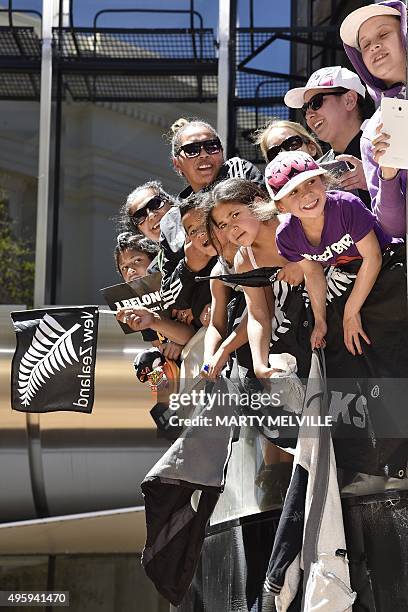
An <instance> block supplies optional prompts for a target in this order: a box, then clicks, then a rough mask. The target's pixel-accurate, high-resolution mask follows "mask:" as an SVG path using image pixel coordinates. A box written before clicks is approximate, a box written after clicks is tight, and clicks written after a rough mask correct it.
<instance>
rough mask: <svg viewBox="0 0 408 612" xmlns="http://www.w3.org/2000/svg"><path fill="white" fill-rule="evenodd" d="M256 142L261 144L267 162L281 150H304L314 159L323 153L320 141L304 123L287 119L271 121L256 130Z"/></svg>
mask: <svg viewBox="0 0 408 612" xmlns="http://www.w3.org/2000/svg"><path fill="white" fill-rule="evenodd" d="M254 142H255V144H258V145H259V146H260V149H261V151H262V155H263V156H264V159H265V162H266V163H269V162H271V161H272V160H273V159H275V157H276V156H277V155H278V153H280V152H281V151H304V152H305V153H309V155H311V156H312V157H313V159H317V158H319V157H321V156H322V155H323V151H322V149H321V147H320V145H319V143H318V142H317V140H315V139H314V138H313V136H312V135H311V134H309V132H308V131H307V130H306V129H305V128H304V127H303V125H301V124H300V123H295V122H294V121H286V120H285V119H282V120H281V119H272V121H269V123H267V125H266V126H265V127H264V128H262V129H261V130H258V131H257V132H256V134H255V140H254Z"/></svg>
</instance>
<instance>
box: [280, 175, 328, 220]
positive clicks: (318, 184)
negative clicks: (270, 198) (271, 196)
mask: <svg viewBox="0 0 408 612" xmlns="http://www.w3.org/2000/svg"><path fill="white" fill-rule="evenodd" d="M325 204H326V187H325V185H324V183H323V181H322V179H321V178H320V176H314V177H312V178H310V179H309V180H307V181H304V183H301V184H300V185H299V186H298V187H296V189H294V190H293V191H292V192H291V193H289V194H288V195H287V196H285V197H284V198H282V199H281V200H278V201H277V202H276V206H277V208H278V210H279V211H280V212H282V213H291V214H292V215H294V216H295V217H298V218H299V219H317V218H318V217H320V216H321V215H323V212H324V206H325Z"/></svg>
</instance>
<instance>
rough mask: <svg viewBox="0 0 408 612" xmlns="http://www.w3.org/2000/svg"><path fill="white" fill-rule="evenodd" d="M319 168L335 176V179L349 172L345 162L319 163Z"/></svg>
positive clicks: (335, 160)
mask: <svg viewBox="0 0 408 612" xmlns="http://www.w3.org/2000/svg"><path fill="white" fill-rule="evenodd" d="M318 164H319V166H320V167H321V168H323V169H324V170H327V171H328V172H330V174H332V175H333V176H335V177H336V178H340V177H341V176H342V175H343V174H344V173H345V172H348V171H349V170H351V168H350V166H349V165H348V163H347V162H346V161H343V160H341V161H340V160H337V159H334V160H333V161H326V162H322V163H319V162H318Z"/></svg>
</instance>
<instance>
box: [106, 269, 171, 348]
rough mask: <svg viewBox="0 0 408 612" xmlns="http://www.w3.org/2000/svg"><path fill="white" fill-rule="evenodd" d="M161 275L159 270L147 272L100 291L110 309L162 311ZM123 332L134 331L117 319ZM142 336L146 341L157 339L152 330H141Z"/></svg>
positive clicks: (131, 332) (130, 332)
mask: <svg viewBox="0 0 408 612" xmlns="http://www.w3.org/2000/svg"><path fill="white" fill-rule="evenodd" d="M161 278H162V275H161V273H160V272H155V273H154V274H148V275H147V276H143V278H138V279H137V280H134V281H132V282H130V283H119V284H118V285H112V286H111V287H105V288H104V289H101V293H102V295H103V297H104V299H105V301H106V303H107V304H108V306H109V308H110V309H111V310H115V311H116V310H118V309H119V308H140V307H144V308H148V309H149V310H151V311H152V312H156V311H158V310H160V311H163V303H162V299H161V295H160V284H161ZM118 324H119V325H120V326H121V328H122V329H123V331H124V333H125V334H134V333H136V332H135V331H134V330H133V329H131V328H130V327H128V325H126V324H125V323H121V322H120V321H118ZM141 333H142V336H143V339H144V340H146V341H153V340H158V336H157V334H156V332H155V331H153V330H150V329H149V330H143V332H141Z"/></svg>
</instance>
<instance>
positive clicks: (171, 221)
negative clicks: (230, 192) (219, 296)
mask: <svg viewBox="0 0 408 612" xmlns="http://www.w3.org/2000/svg"><path fill="white" fill-rule="evenodd" d="M171 149H172V162H173V167H174V169H175V170H176V172H177V173H178V174H179V175H180V176H182V177H183V178H184V180H185V181H186V182H187V186H186V187H185V188H184V189H183V190H182V191H181V193H180V194H179V196H178V197H179V199H180V200H186V199H187V198H188V199H189V200H190V199H191V200H195V194H200V192H202V191H207V190H209V189H211V187H212V185H213V184H214V183H215V182H218V181H221V180H224V179H226V178H234V177H236V178H245V179H247V180H250V181H254V182H256V183H258V184H259V185H261V186H264V184H265V183H264V178H263V176H262V174H261V172H260V171H259V170H258V168H256V166H254V165H253V164H252V163H251V162H249V161H247V160H245V159H241V158H239V157H233V158H231V159H228V160H224V151H223V147H222V143H221V141H220V138H219V136H218V134H217V132H216V130H215V129H214V128H213V127H212V126H211V125H210V124H208V123H206V122H205V121H200V120H192V121H188V120H187V119H178V120H177V121H176V122H175V123H174V124H173V125H172V126H171ZM195 205H196V204H193V206H195ZM161 230H162V235H161V241H160V247H161V250H162V256H163V260H162V261H163V265H162V273H163V280H162V294H163V297H164V299H165V300H166V303H167V304H168V305H169V306H170V305H172V307H173V308H181V309H184V308H188V307H189V305H190V304H191V303H192V294H193V292H194V291H198V290H199V289H198V287H197V284H196V283H195V280H194V279H195V276H197V275H198V276H207V275H208V274H209V272H208V270H207V268H208V266H211V265H213V263H212V259H213V256H211V255H209V254H208V255H207V254H206V253H204V252H202V251H199V250H198V249H197V248H195V246H194V244H193V243H192V242H191V241H190V240H189V238H188V236H187V237H185V235H184V238H183V241H182V243H180V240H179V236H180V231H181V232H183V228H182V223H181V217H180V211H179V210H178V209H177V208H175V209H174V210H171V211H169V212H168V213H167V215H166V216H165V218H164V219H163V221H162V223H161ZM183 234H184V232H183ZM214 254H215V253H214ZM214 254H213V255H214Z"/></svg>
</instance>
